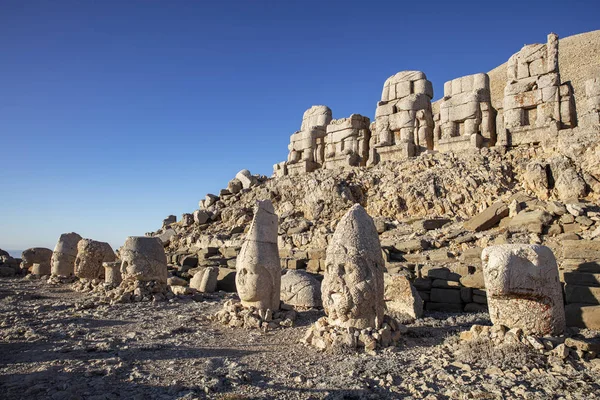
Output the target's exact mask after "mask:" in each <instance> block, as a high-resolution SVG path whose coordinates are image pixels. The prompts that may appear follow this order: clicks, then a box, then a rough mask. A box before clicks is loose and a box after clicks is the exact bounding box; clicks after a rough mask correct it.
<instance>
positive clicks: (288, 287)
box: [281, 260, 322, 308]
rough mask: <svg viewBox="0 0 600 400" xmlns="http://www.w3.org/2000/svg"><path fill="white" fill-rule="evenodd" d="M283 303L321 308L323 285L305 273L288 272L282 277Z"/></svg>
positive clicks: (298, 271)
mask: <svg viewBox="0 0 600 400" xmlns="http://www.w3.org/2000/svg"><path fill="white" fill-rule="evenodd" d="M313 261H318V260H313ZM281 301H283V302H284V303H285V304H289V305H292V306H295V307H307V308H312V307H321V306H322V302H321V283H320V282H319V281H318V280H317V279H316V278H314V277H313V276H312V275H310V274H309V273H307V272H305V271H302V270H288V271H287V272H286V273H285V274H284V275H282V276H281Z"/></svg>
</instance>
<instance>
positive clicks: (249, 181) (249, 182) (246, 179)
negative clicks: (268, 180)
mask: <svg viewBox="0 0 600 400" xmlns="http://www.w3.org/2000/svg"><path fill="white" fill-rule="evenodd" d="M235 179H237V180H238V181H240V182H241V183H242V187H243V188H244V189H250V188H251V187H252V186H255V185H256V184H257V183H258V181H257V180H256V177H254V176H252V174H251V173H250V171H248V170H247V169H243V170H241V171H240V172H238V173H237V174H235Z"/></svg>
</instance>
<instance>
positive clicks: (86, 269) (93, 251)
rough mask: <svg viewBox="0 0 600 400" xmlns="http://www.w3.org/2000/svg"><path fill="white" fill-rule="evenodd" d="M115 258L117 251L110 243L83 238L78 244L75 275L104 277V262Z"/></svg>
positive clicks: (88, 277) (80, 276) (94, 277)
mask: <svg viewBox="0 0 600 400" xmlns="http://www.w3.org/2000/svg"><path fill="white" fill-rule="evenodd" d="M115 259H116V256H115V252H114V251H113V249H112V248H111V247H110V245H109V244H108V243H105V242H98V241H95V240H92V239H81V240H80V241H79V243H78V244H77V258H76V259H75V276H77V277H79V278H85V279H96V278H104V268H103V267H102V263H103V262H111V261H114V260H115Z"/></svg>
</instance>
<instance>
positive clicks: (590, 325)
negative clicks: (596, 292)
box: [565, 304, 600, 330]
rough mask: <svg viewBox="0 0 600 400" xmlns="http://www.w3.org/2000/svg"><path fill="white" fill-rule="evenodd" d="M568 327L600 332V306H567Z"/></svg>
mask: <svg viewBox="0 0 600 400" xmlns="http://www.w3.org/2000/svg"><path fill="white" fill-rule="evenodd" d="M565 314H566V317H567V326H576V327H579V328H587V329H595V330H600V306H598V305H596V306H593V305H589V304H567V305H566V306H565Z"/></svg>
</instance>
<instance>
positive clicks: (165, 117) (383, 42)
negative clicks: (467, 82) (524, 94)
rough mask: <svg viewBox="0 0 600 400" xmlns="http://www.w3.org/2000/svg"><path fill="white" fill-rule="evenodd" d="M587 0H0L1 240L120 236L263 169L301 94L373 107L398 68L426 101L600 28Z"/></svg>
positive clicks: (338, 112)
mask: <svg viewBox="0 0 600 400" xmlns="http://www.w3.org/2000/svg"><path fill="white" fill-rule="evenodd" d="M491 4H493V5H494V6H495V7H493V8H492V7H491V6H490V5H491ZM599 4H600V3H599V2H598V1H597V0H596V1H572V0H570V1H554V2H549V1H544V2H541V1H504V2H500V3H497V2H496V3H489V2H482V1H477V2H457V1H455V2H452V1H440V2H435V1H429V2H404V1H379V2H374V1H373V2H366V1H364V2H359V1H351V0H350V1H336V0H330V1H326V0H321V1H295V0H288V1H285V0H280V1H262V0H239V1H227V0H223V1H200V0H198V1H178V0H169V1H167V0H162V1H158V0H157V1H153V0H137V1H134V0H103V1H99V0H98V1H92V0H78V1H75V0H53V1H52V0H47V1H36V0H28V1H24V0H0V54H1V55H0V143H1V147H2V150H3V151H2V157H1V161H2V165H1V167H0V248H4V249H23V248H27V247H32V246H45V247H50V248H53V247H54V245H55V243H56V240H57V238H58V236H59V235H60V234H61V233H62V232H71V231H75V232H78V233H79V234H81V235H82V236H84V237H89V238H93V239H97V240H102V241H108V242H109V243H111V245H113V247H118V246H120V245H121V244H122V243H123V242H124V240H125V238H126V237H127V236H129V235H142V234H144V232H147V231H151V230H156V229H157V228H159V227H160V224H161V221H162V219H163V218H164V217H166V216H167V215H169V214H175V215H177V216H178V218H179V216H180V215H181V214H182V213H183V212H192V211H193V210H194V209H196V208H197V203H198V200H199V199H200V198H202V197H203V196H204V195H205V194H206V193H207V192H213V193H214V192H218V190H219V189H220V188H222V187H225V186H226V185H227V182H228V181H229V180H230V179H231V178H233V177H234V175H235V173H236V172H237V171H239V170H240V169H243V168H248V169H250V171H252V172H253V173H261V174H265V175H270V174H271V172H272V165H273V164H274V163H276V162H278V161H282V160H284V159H285V158H286V156H287V149H286V147H287V143H288V141H289V135H290V134H291V133H293V132H294V131H295V130H297V129H298V128H299V126H300V121H301V117H302V113H303V112H304V110H305V109H307V108H308V107H310V106H311V105H313V104H326V105H328V106H329V107H331V108H332V110H333V115H334V118H342V117H346V116H349V115H350V114H352V113H360V114H363V115H367V116H369V117H371V118H372V117H373V115H374V112H375V106H376V103H377V101H378V100H379V97H380V95H381V87H382V85H383V82H384V81H385V79H386V78H387V77H389V76H390V75H393V74H394V73H396V72H398V71H402V70H410V69H417V70H422V71H424V72H425V73H426V74H427V77H428V78H429V80H431V81H432V82H433V84H434V91H435V98H436V99H437V98H439V97H440V96H441V94H442V91H443V84H444V82H445V81H448V80H450V79H453V78H456V77H460V76H463V75H468V74H472V73H476V72H486V71H488V70H490V69H492V68H494V67H496V66H497V65H499V64H501V63H503V62H505V61H506V60H507V59H508V57H509V56H510V55H511V54H513V53H515V52H517V51H518V50H519V49H520V48H521V46H522V45H523V44H525V43H535V42H544V41H545V40H546V35H547V34H548V33H549V32H551V31H554V32H556V33H558V34H559V36H561V37H566V36H570V35H573V34H577V33H582V32H587V31H591V30H595V29H600V23H599V22H598V21H599V19H598V16H599V15H600V5H599Z"/></svg>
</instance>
